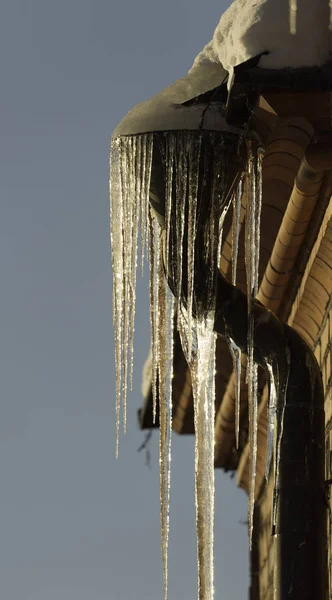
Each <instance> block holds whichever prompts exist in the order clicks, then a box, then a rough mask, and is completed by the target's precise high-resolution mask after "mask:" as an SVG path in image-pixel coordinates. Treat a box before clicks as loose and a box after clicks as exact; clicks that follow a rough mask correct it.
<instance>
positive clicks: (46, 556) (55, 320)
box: [0, 0, 248, 600]
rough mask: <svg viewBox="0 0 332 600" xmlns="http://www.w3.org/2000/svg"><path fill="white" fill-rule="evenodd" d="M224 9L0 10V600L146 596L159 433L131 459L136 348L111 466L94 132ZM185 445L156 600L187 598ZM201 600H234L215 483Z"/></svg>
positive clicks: (99, 0)
mask: <svg viewBox="0 0 332 600" xmlns="http://www.w3.org/2000/svg"><path fill="white" fill-rule="evenodd" d="M225 7H226V3H225V2H222V1H219V2H217V1H216V0H212V1H210V2H209V3H208V4H206V3H205V4H203V3H200V2H198V1H196V0H194V1H193V0H182V1H181V0H169V1H168V2H164V3H161V2H156V1H152V0H143V1H141V2H137V0H122V1H121V2H117V3H115V2H111V1H108V2H107V1H106V0H57V2H50V1H49V0H29V1H27V0H2V5H1V20H0V62H1V65H0V67H1V69H0V72H1V79H2V81H1V95H0V106H1V112H0V133H1V137H0V190H1V208H2V210H1V219H0V234H1V235H0V274H1V344H0V353H1V360H0V372H1V392H2V393H1V403H0V481H1V488H0V490H1V491H0V595H1V597H2V598H4V599H5V600H21V599H23V598H24V600H59V598H61V599H62V600H76V599H77V600H78V599H79V600H88V599H89V600H90V599H91V600H92V599H93V600H106V599H107V600H110V599H111V600H140V599H143V598H144V599H146V598H148V599H150V598H151V599H158V598H162V569H161V556H160V550H159V538H160V534H159V477H158V456H157V446H158V437H157V434H154V436H153V440H152V444H151V454H152V468H151V469H148V468H146V467H145V465H144V455H143V454H138V453H137V451H136V450H137V448H138V446H139V445H140V443H141V442H142V439H143V435H142V433H141V432H140V431H139V430H138V428H137V422H136V411H137V408H138V407H139V406H140V404H141V395H140V381H141V368H142V364H143V362H144V359H145V356H146V354H147V351H148V346H149V321H148V288H147V279H146V278H145V279H144V280H143V281H139V286H138V306H137V316H138V318H137V324H136V355H135V356H136V359H135V369H136V370H135V380H134V393H133V394H131V395H130V397H129V410H128V434H127V436H126V437H125V438H124V437H123V435H122V436H121V439H120V458H119V460H118V461H115V458H114V451H115V423H114V368H113V361H114V358H113V331H112V311H111V261H110V252H109V241H108V237H109V234H108V229H109V223H108V221H109V209H108V152H109V149H108V147H109V137H110V134H111V131H112V130H113V129H114V127H115V126H116V124H117V123H118V121H119V120H120V119H121V118H122V116H123V115H124V114H125V112H126V111H127V110H128V109H129V108H131V107H132V106H133V105H134V104H137V103H138V102H139V101H141V100H143V99H145V98H148V97H149V96H151V95H152V94H154V93H156V92H158V91H159V90H160V89H162V88H163V87H165V86H166V85H167V84H168V83H171V82H172V81H174V80H175V79H177V78H178V77H180V76H181V75H184V74H185V73H186V71H187V70H188V68H189V67H190V65H191V63H192V60H193V58H194V57H195V55H196V54H197V53H198V51H199V50H200V49H201V48H202V46H203V45H204V44H205V43H206V42H207V41H208V40H209V39H210V37H211V36H212V32H213V29H214V27H215V25H216V24H217V21H218V20H219V17H220V14H221V13H222V12H223V11H224V9H225ZM193 464H194V459H193V439H192V438H177V437H175V436H174V446H173V491H172V515H171V534H170V536H171V537H170V584H169V589H170V594H169V598H170V600H176V599H179V598H183V599H184V600H187V599H188V600H189V599H190V600H192V599H193V598H195V597H196V587H197V586H196V542H195V516H194V501H193V497H194V492H193ZM216 487H217V489H216V531H215V536H216V599H218V600H219V599H220V598H223V599H227V600H239V599H240V598H246V597H247V585H248V583H247V570H248V564H247V553H248V549H247V532H246V527H245V526H244V525H240V524H239V520H241V519H242V520H245V519H246V510H247V508H246V507H247V504H246V497H245V495H244V494H243V493H242V492H241V491H238V490H237V489H236V486H235V483H234V481H230V479H229V477H228V476H225V475H223V474H222V473H220V472H219V471H218V472H217V473H216Z"/></svg>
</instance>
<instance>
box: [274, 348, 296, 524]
mask: <svg viewBox="0 0 332 600" xmlns="http://www.w3.org/2000/svg"><path fill="white" fill-rule="evenodd" d="M290 360H291V356H290V350H289V348H287V349H286V365H285V369H286V372H285V373H279V384H278V388H277V389H278V411H280V414H279V421H278V430H277V439H276V441H275V445H276V451H275V461H274V494H273V506H272V529H273V530H274V529H275V527H276V524H277V509H278V499H279V466H280V451H281V441H282V436H283V432H284V417H285V409H286V398H287V388H288V379H289V372H290Z"/></svg>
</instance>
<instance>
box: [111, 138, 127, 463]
mask: <svg viewBox="0 0 332 600" xmlns="http://www.w3.org/2000/svg"><path fill="white" fill-rule="evenodd" d="M120 154H121V149H120V141H119V140H114V141H113V142H112V146H111V164H110V193H111V203H110V231H111V244H112V267H113V274H114V275H113V326H114V331H115V336H114V337H115V367H116V392H115V397H116V400H115V414H116V457H118V453H119V427H120V404H121V388H122V369H121V354H122V350H121V349H122V336H123V321H122V303H123V279H124V273H123V253H122V247H123V223H122V222H123V205H122V202H121V199H122V187H121V177H120V168H121V167H120ZM115 197H117V198H119V199H120V202H119V207H118V211H117V223H116V220H115V210H114V209H115V206H114V203H113V202H112V198H115Z"/></svg>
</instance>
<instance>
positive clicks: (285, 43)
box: [192, 0, 331, 73]
mask: <svg viewBox="0 0 332 600" xmlns="http://www.w3.org/2000/svg"><path fill="white" fill-rule="evenodd" d="M329 10H330V9H329V2H328V0H301V1H300V2H298V6H297V10H296V28H295V34H293V33H292V32H291V29H290V4H289V0H235V1H234V2H233V3H232V4H231V6H230V7H229V8H228V9H227V10H226V12H225V13H224V14H223V15H222V17H221V19H220V21H219V24H218V26H217V28H216V30H215V32H214V36H213V39H212V40H211V42H210V43H209V44H207V45H206V46H205V48H204V49H203V50H202V52H200V54H199V55H198V56H197V58H196V60H195V62H194V65H193V67H192V68H194V67H200V66H205V65H208V64H209V63H211V62H212V63H221V65H222V66H223V68H224V69H226V71H228V72H229V73H232V71H233V68H234V67H235V66H237V65H239V64H241V63H243V62H245V61H246V60H248V59H250V58H253V57H255V56H257V55H259V54H261V53H263V52H268V54H267V55H265V56H262V57H261V59H260V61H259V66H260V67H264V68H270V69H282V68H286V67H313V66H319V65H322V64H324V63H325V62H326V61H327V60H328V59H329V58H330V50H331V31H330V29H329V22H330V13H329Z"/></svg>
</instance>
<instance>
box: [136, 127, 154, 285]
mask: <svg viewBox="0 0 332 600" xmlns="http://www.w3.org/2000/svg"><path fill="white" fill-rule="evenodd" d="M139 137H140V157H138V158H137V162H138V163H140V161H141V162H142V177H141V186H142V190H141V197H142V203H141V272H142V276H143V274H144V254H145V248H146V245H147V240H148V231H149V229H148V212H149V205H148V202H147V199H148V198H149V191H150V179H151V167H152V150H153V145H152V143H151V142H152V138H151V136H148V135H142V136H139Z"/></svg>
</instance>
